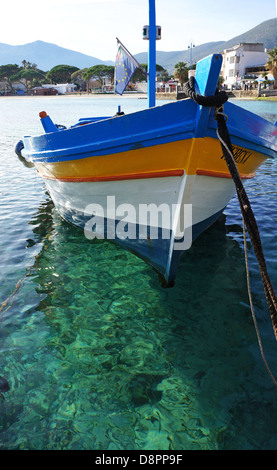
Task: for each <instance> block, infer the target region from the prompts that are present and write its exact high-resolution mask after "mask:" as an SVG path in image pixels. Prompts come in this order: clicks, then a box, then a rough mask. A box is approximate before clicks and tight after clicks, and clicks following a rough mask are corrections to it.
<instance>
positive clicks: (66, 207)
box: [23, 55, 277, 284]
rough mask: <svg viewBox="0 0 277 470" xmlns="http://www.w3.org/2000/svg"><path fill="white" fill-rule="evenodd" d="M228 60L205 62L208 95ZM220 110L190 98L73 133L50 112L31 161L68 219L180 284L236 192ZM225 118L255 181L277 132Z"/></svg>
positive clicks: (244, 117) (256, 121) (235, 111)
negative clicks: (189, 259) (181, 273)
mask: <svg viewBox="0 0 277 470" xmlns="http://www.w3.org/2000/svg"><path fill="white" fill-rule="evenodd" d="M221 63H222V58H221V57H220V55H214V56H210V57H208V58H206V59H203V61H201V62H200V63H199V64H197V69H196V83H197V85H198V86H199V90H200V93H201V94H203V95H204V94H205V95H213V94H214V93H215V89H216V84H217V81H218V76H219V72H220V67H221ZM214 112H215V110H214V108H213V107H210V108H206V107H202V106H198V105H197V104H196V103H195V102H194V101H193V100H191V99H186V100H181V101H176V102H171V103H168V104H166V105H163V106H156V107H154V108H149V109H147V110H143V111H139V112H136V113H132V114H127V115H120V116H115V117H112V118H103V119H102V120H101V119H99V118H98V119H92V118H87V120H83V119H82V120H80V122H79V123H77V125H74V126H72V127H71V128H69V129H63V130H58V129H56V128H55V125H54V124H53V122H52V121H51V120H49V117H48V116H47V115H46V113H43V116H44V117H43V119H42V124H43V126H44V128H45V130H46V133H45V134H43V135H40V136H34V137H29V138H28V137H27V138H24V152H23V155H24V157H25V158H26V159H28V160H31V161H32V162H33V163H34V165H35V166H36V169H37V171H38V173H39V174H40V176H41V177H42V178H44V180H45V183H46V185H47V188H48V189H49V192H50V195H51V197H52V199H53V202H54V204H55V206H56V208H57V209H58V211H59V213H60V214H61V216H62V217H63V218H64V219H66V220H68V221H70V222H71V223H73V224H75V225H77V226H79V227H81V228H83V229H84V233H85V235H86V236H87V237H88V238H90V239H92V238H95V237H98V238H105V239H109V240H111V241H114V242H116V243H119V244H120V245H121V246H123V247H124V248H126V249H128V250H130V251H132V252H134V253H135V254H136V255H138V256H140V257H142V258H143V259H145V260H146V261H148V262H149V263H150V264H151V265H152V266H154V268H155V269H156V270H157V271H158V272H159V273H161V275H162V277H163V278H164V279H165V282H166V283H168V284H170V283H172V282H173V280H174V278H175V276H176V271H177V266H178V260H179V258H180V255H181V254H182V252H183V251H185V250H187V249H189V247H190V246H191V243H192V241H193V240H194V239H195V238H196V237H197V236H198V235H199V234H200V233H201V232H202V231H203V230H205V229H206V228H207V227H208V226H210V225H211V224H212V223H213V222H214V221H215V220H216V219H217V218H218V217H219V215H220V214H221V213H222V211H223V210H224V208H225V207H226V205H227V204H228V202H229V201H230V199H231V198H232V197H233V195H234V193H235V186H234V183H233V181H232V179H231V176H230V174H229V170H228V168H227V165H226V162H225V159H224V157H223V153H222V147H221V144H220V142H219V140H218V137H217V133H216V126H217V124H216V121H215V119H214ZM224 113H226V115H227V116H228V130H229V133H230V138H231V142H232V145H233V153H234V158H235V160H236V163H237V167H238V170H239V173H240V176H241V178H242V179H247V178H252V177H253V176H254V175H255V171H256V169H257V168H258V167H259V166H260V165H261V164H262V163H263V162H264V161H265V159H267V158H273V157H275V155H276V151H277V128H276V126H274V125H273V124H272V123H270V122H268V121H266V120H264V119H262V118H261V117H259V116H256V115H254V114H252V113H250V112H248V111H246V110H243V109H242V108H240V107H238V106H235V105H233V104H231V103H225V105H224ZM47 119H48V121H45V120H47ZM47 125H48V126H50V127H49V128H48V130H47ZM141 211H142V212H143V216H141Z"/></svg>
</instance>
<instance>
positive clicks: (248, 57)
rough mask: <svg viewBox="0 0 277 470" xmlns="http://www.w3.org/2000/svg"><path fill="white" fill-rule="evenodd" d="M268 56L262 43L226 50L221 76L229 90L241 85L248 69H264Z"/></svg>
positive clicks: (243, 44)
mask: <svg viewBox="0 0 277 470" xmlns="http://www.w3.org/2000/svg"><path fill="white" fill-rule="evenodd" d="M267 60H268V54H267V52H266V49H264V46H263V44H261V43H246V42H245V43H241V44H238V45H236V46H233V47H232V48H231V49H225V50H224V53H223V64H222V71H221V74H222V76H223V77H224V84H225V85H227V87H228V88H232V86H233V85H235V86H236V85H240V84H241V83H242V80H243V78H244V76H245V75H246V73H245V71H246V69H247V68H251V67H259V66H260V67H264V66H265V64H266V62H267Z"/></svg>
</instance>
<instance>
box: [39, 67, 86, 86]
mask: <svg viewBox="0 0 277 470" xmlns="http://www.w3.org/2000/svg"><path fill="white" fill-rule="evenodd" d="M77 70H79V69H78V67H74V66H73V65H56V66H55V67H53V68H52V69H51V70H49V72H47V74H46V78H47V79H48V80H50V81H51V83H55V84H57V83H67V82H68V81H69V80H70V78H71V75H72V73H73V72H76V71H77Z"/></svg>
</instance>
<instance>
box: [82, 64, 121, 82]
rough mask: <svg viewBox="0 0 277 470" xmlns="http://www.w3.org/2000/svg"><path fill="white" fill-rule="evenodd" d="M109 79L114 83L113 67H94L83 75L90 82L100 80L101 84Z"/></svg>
mask: <svg viewBox="0 0 277 470" xmlns="http://www.w3.org/2000/svg"><path fill="white" fill-rule="evenodd" d="M106 77H109V78H110V79H111V80H112V81H113V78H114V66H113V65H94V66H93V67H90V68H89V69H87V70H85V71H84V73H83V78H84V79H85V80H86V81H88V80H91V79H93V80H98V81H99V82H100V84H101V85H102V84H103V79H104V78H106Z"/></svg>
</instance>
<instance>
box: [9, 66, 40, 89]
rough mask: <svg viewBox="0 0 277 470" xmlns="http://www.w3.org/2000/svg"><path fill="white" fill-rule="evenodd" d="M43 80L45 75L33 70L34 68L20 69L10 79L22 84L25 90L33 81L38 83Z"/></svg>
mask: <svg viewBox="0 0 277 470" xmlns="http://www.w3.org/2000/svg"><path fill="white" fill-rule="evenodd" d="M44 78H45V74H43V73H42V72H41V71H39V70H35V69H34V68H21V69H20V70H19V71H18V72H17V73H15V74H14V75H12V76H11V77H10V81H11V82H17V81H18V82H20V83H22V85H24V87H25V89H26V90H27V89H28V88H29V85H30V83H31V82H32V81H33V80H36V81H38V82H40V80H44Z"/></svg>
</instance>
